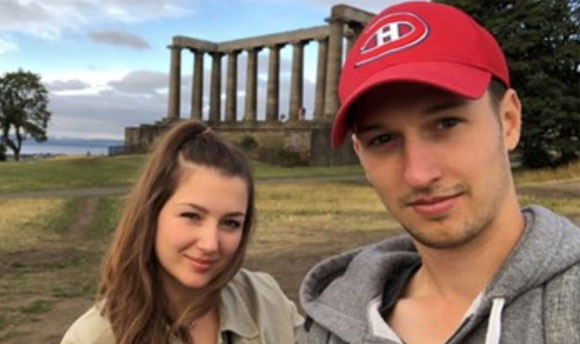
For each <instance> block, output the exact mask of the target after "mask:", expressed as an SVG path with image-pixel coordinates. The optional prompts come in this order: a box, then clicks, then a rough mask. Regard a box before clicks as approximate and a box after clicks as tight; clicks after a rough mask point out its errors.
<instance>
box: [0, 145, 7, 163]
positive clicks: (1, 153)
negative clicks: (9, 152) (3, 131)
mask: <svg viewBox="0 0 580 344" xmlns="http://www.w3.org/2000/svg"><path fill="white" fill-rule="evenodd" d="M0 161H6V146H4V144H3V143H1V142H0Z"/></svg>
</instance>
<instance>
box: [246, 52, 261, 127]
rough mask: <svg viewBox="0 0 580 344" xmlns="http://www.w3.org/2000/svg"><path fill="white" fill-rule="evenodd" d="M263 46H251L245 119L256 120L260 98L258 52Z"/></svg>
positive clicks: (247, 73) (247, 74)
mask: <svg viewBox="0 0 580 344" xmlns="http://www.w3.org/2000/svg"><path fill="white" fill-rule="evenodd" d="M260 49H261V48H249V49H248V50H247V51H248V65H247V72H246V104H245V109H244V121H248V122H256V119H257V118H256V116H257V100H258V52H259V51H260Z"/></svg>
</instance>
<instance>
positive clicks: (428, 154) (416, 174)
mask: <svg viewBox="0 0 580 344" xmlns="http://www.w3.org/2000/svg"><path fill="white" fill-rule="evenodd" d="M403 157H404V158H403V159H404V162H403V163H404V167H403V168H404V172H403V173H404V176H403V178H404V181H405V183H407V185H409V186H411V187H413V188H424V187H428V186H429V185H430V184H431V183H433V182H434V181H436V180H438V179H439V178H440V177H441V168H440V161H438V158H437V155H436V154H435V147H434V145H433V143H429V142H425V141H422V140H421V139H420V138H414V139H409V140H406V141H405V143H404V154H403Z"/></svg>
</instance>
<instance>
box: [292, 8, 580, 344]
mask: <svg viewBox="0 0 580 344" xmlns="http://www.w3.org/2000/svg"><path fill="white" fill-rule="evenodd" d="M339 95H340V99H341V103H342V107H341V108H340V110H339V112H338V114H337V116H336V119H335V122H334V124H333V131H332V141H333V145H335V146H340V145H341V144H342V142H343V140H344V138H345V136H346V135H347V134H348V132H352V139H353V144H354V149H355V151H356V153H357V154H358V156H359V158H360V161H361V164H362V165H363V167H364V170H365V172H366V175H367V178H368V180H369V182H370V183H371V184H372V186H373V187H374V188H375V190H376V191H377V193H378V195H379V197H380V199H381V201H382V202H383V204H384V205H385V207H386V208H387V209H388V210H389V212H390V213H391V215H392V216H394V217H395V218H396V219H397V220H398V221H399V222H400V223H401V225H402V226H403V228H404V229H405V230H406V232H407V233H408V235H405V236H402V237H397V238H394V239H388V240H386V241H383V242H380V243H377V244H374V245H371V246H369V247H364V248H361V249H358V250H355V251H352V252H349V253H345V254H343V255H340V256H337V257H333V258H330V259H328V260H326V261H324V262H322V263H320V264H319V265H317V266H316V267H315V268H314V269H313V270H312V271H311V272H310V273H309V274H308V275H307V277H306V279H305V281H304V283H303V285H302V289H301V292H300V297H301V302H302V305H303V308H304V309H305V311H306V312H307V315H308V320H307V322H306V324H305V338H304V341H305V342H306V343H333V344H338V343H407V344H424V343H437V344H440V343H449V344H451V343H486V344H491V343H493V344H497V343H509V344H512V343H521V344H524V343H526V344H530V343H548V344H551V343H580V332H579V326H580V292H578V289H580V229H579V228H577V227H576V226H575V225H573V224H572V223H571V222H570V221H568V220H567V219H565V218H563V217H560V216H558V215H556V214H554V213H552V212H550V211H549V210H547V209H544V208H541V207H537V206H533V207H529V208H524V209H520V207H519V205H518V200H517V197H516V193H515V187H514V183H513V180H512V175H511V170H510V163H509V156H508V153H509V152H510V151H512V150H514V149H515V148H516V145H517V143H518V140H519V134H520V127H521V105H520V101H519V99H518V96H517V93H516V91H514V90H513V89H512V88H511V87H510V81H509V75H508V68H507V65H506V61H505V58H504V56H503V53H502V51H501V49H500V47H499V45H498V44H497V42H496V41H495V39H494V38H493V37H492V36H491V35H490V34H489V33H488V32H487V31H486V30H485V29H484V28H482V27H481V26H479V25H478V24H477V23H476V22H475V21H474V20H473V19H472V18H470V17H469V16H467V15H466V14H465V13H463V12H461V11H459V10H458V9H455V8H453V7H450V6H446V5H442V4H436V3H429V2H413V3H404V4H400V5H395V6H392V7H390V8H387V9H385V10H384V11H383V12H381V13H380V14H379V15H378V16H377V17H375V18H374V19H373V20H372V21H371V22H370V23H369V24H368V25H367V26H366V28H365V30H364V31H363V33H362V34H361V36H360V37H359V38H358V40H357V42H356V43H355V45H354V47H353V48H352V50H351V51H350V52H349V55H348V57H347V60H346V63H345V66H344V68H343V71H342V75H341V80H340V85H339Z"/></svg>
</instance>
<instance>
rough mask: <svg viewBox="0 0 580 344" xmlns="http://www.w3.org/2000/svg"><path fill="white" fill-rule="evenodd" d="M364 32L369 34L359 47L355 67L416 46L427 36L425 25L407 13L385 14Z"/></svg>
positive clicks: (419, 19)
mask: <svg viewBox="0 0 580 344" xmlns="http://www.w3.org/2000/svg"><path fill="white" fill-rule="evenodd" d="M366 31H367V32H369V31H370V32H371V34H370V35H369V36H368V38H367V39H366V41H365V42H364V43H363V44H362V46H361V47H360V55H359V56H358V58H359V59H360V60H359V61H358V62H357V63H356V64H355V66H357V67H359V66H361V65H363V64H366V63H369V62H372V61H374V60H377V59H379V58H381V57H384V56H386V55H389V54H392V53H395V52H398V51H401V50H403V49H408V48H410V47H412V46H414V45H417V44H418V43H420V42H421V41H423V40H424V39H425V37H427V35H428V34H429V28H428V26H427V24H426V23H425V22H424V21H423V20H422V19H421V18H419V17H418V16H417V15H415V14H413V13H409V12H398V13H390V14H387V15H385V16H383V17H381V18H379V19H377V20H376V21H375V22H374V23H373V24H372V25H371V26H370V27H369V28H368V29H367V30H366Z"/></svg>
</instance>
